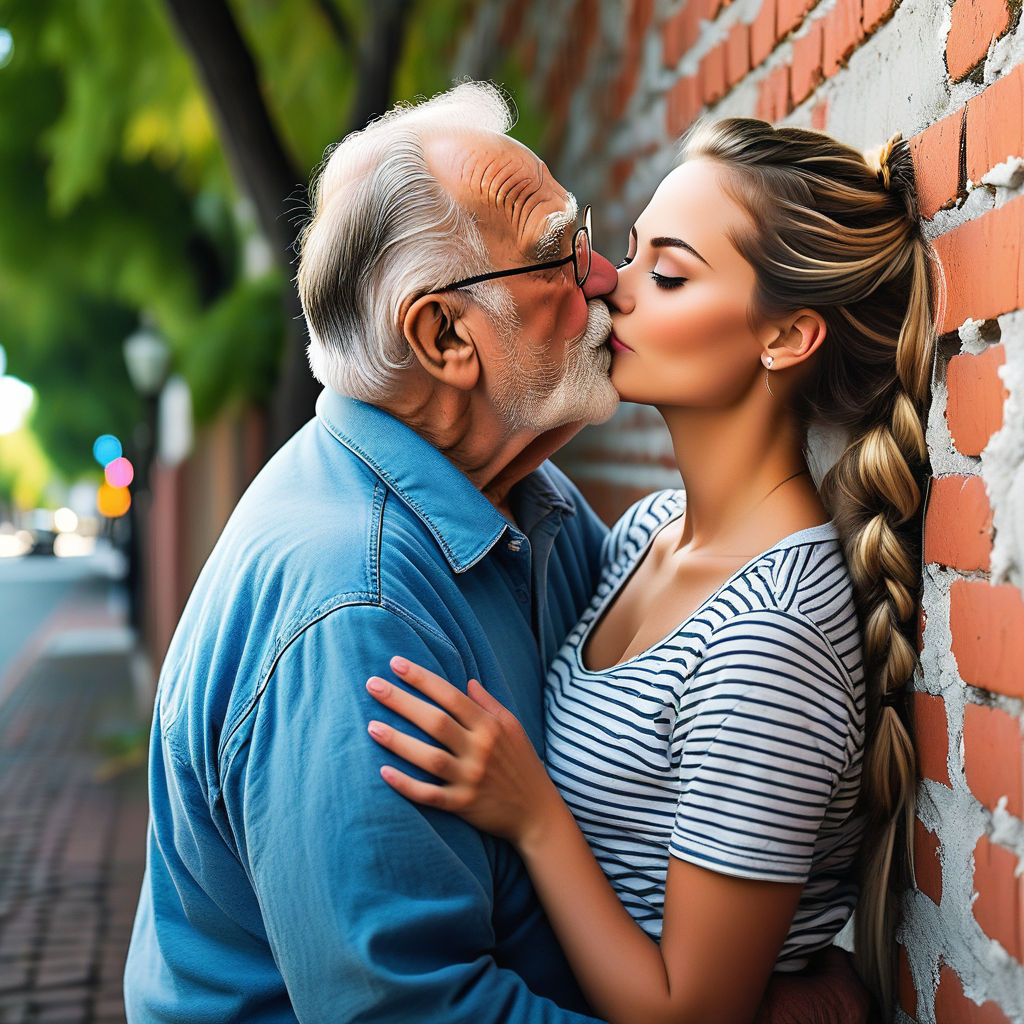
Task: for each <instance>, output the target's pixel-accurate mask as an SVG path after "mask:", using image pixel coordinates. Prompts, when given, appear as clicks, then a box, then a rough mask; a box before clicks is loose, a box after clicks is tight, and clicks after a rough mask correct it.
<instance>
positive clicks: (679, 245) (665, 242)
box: [651, 235, 715, 270]
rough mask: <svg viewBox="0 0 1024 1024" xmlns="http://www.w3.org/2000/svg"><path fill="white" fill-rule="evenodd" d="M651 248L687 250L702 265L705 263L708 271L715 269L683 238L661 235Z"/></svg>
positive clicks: (653, 241)
mask: <svg viewBox="0 0 1024 1024" xmlns="http://www.w3.org/2000/svg"><path fill="white" fill-rule="evenodd" d="M651 247H652V248H653V249H665V248H673V249H685V250H686V251H687V252H689V253H692V254H693V255H694V256H696V257H697V259H699V260H700V261H701V263H703V264H704V266H705V267H707V268H708V270H714V269H715V268H714V267H713V266H711V264H710V263H708V261H707V260H706V259H704V257H703V256H701V254H700V253H699V252H697V250H696V249H694V247H693V246H692V245H690V243H689V242H684V241H683V240H682V239H681V238H670V237H669V236H667V235H659V236H658V237H657V238H652V239H651Z"/></svg>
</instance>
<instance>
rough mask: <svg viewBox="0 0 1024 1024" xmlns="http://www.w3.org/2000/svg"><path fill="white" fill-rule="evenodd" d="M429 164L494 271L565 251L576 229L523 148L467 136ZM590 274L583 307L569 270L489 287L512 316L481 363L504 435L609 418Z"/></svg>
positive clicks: (488, 342)
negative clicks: (470, 218)
mask: <svg viewBox="0 0 1024 1024" xmlns="http://www.w3.org/2000/svg"><path fill="white" fill-rule="evenodd" d="M428 161H429V162H430V163H431V165H432V168H433V169H434V171H435V173H436V174H437V176H438V179H439V180H440V181H441V182H442V183H443V184H445V185H446V186H447V187H448V188H449V189H450V190H451V192H452V194H453V195H454V196H455V197H456V198H457V199H458V200H459V201H460V202H462V203H463V204H464V205H465V206H466V207H467V208H468V209H471V210H473V211H474V213H475V214H476V218H477V226H478V228H479V230H480V234H481V236H482V238H483V240H484V243H485V245H486V246H487V248H488V251H489V252H490V256H491V263H492V265H493V267H494V269H495V270H504V269H507V268H508V269H511V268H512V267H519V266H525V265H528V264H531V263H537V262H541V261H545V260H552V259H557V258H558V257H560V256H567V255H568V254H569V253H570V252H571V247H572V239H573V234H574V232H575V230H576V228H577V227H578V226H579V223H578V218H577V217H576V213H577V211H576V204H575V201H574V200H573V199H572V197H571V196H570V195H569V194H568V193H567V192H566V191H565V189H563V188H562V187H561V186H560V185H559V184H558V182H556V181H555V180H554V178H552V177H551V175H550V173H549V172H548V169H547V167H546V166H545V165H544V163H543V162H542V161H541V160H539V159H538V158H537V157H536V156H535V155H534V154H533V153H531V152H530V150H528V149H526V147H525V146H522V145H520V144H519V143H517V142H515V141H514V140H512V139H509V138H506V137H504V136H496V135H493V134H483V133H480V134H475V133H474V134H470V133H466V135H464V136H461V137H459V138H457V139H454V140H445V141H444V142H439V143H437V144H435V145H434V146H432V147H429V148H428ZM483 269H485V268H481V270H483ZM592 276H593V277H594V282H593V283H590V282H588V286H587V288H586V291H587V292H590V293H592V294H591V295H590V296H589V299H590V301H589V302H588V295H587V294H585V293H584V290H583V289H581V288H580V287H579V286H578V285H577V284H576V280H575V276H574V273H573V266H572V263H571V262H570V263H566V264H565V265H564V266H562V267H558V268H555V269H553V270H541V271H537V272H536V273H529V274H518V275H515V276H512V277H507V278H501V279H500V280H499V281H498V282H497V283H498V284H500V285H501V286H503V287H505V288H507V290H508V291H509V293H510V294H511V296H512V299H513V302H514V304H515V310H516V316H515V317H514V320H513V322H512V323H511V324H510V325H504V329H503V328H502V325H495V329H494V331H493V338H491V339H484V340H483V342H482V344H481V346H480V358H481V363H482V366H483V370H484V386H485V387H486V388H487V389H488V394H489V395H490V397H491V399H492V401H493V403H494V405H495V408H496V409H497V410H498V411H499V412H500V413H501V414H502V416H503V417H504V419H505V421H506V422H507V423H508V425H509V428H510V429H513V430H518V429H528V430H533V431H536V432H537V433H541V432H543V431H546V430H550V429H553V428H554V427H558V426H562V425H564V424H566V423H574V422H580V421H582V422H588V423H599V422H601V421H603V420H606V419H608V417H609V416H611V415H612V413H613V412H614V411H615V409H616V407H617V405H618V396H617V394H616V393H615V390H614V388H613V387H612V385H611V382H610V380H609V377H608V370H609V366H610V363H611V353H610V350H609V348H608V346H607V344H606V342H607V339H608V334H609V331H610V318H609V315H608V310H607V307H606V306H605V305H604V303H603V302H602V301H601V300H600V299H599V298H597V294H598V293H599V290H600V288H601V286H600V285H598V284H597V282H598V279H599V275H593V274H592ZM606 277H607V275H606ZM603 287H604V288H607V287H608V285H607V284H605V285H604V286H603ZM595 288H596V289H597V290H595Z"/></svg>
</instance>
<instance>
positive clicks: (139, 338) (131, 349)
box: [124, 324, 171, 398]
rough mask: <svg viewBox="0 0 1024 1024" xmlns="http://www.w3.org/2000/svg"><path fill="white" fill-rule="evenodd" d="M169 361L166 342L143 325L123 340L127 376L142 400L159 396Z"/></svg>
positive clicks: (169, 355)
mask: <svg viewBox="0 0 1024 1024" xmlns="http://www.w3.org/2000/svg"><path fill="white" fill-rule="evenodd" d="M170 360H171V351H170V349H169V348H168V347H167V342H166V341H164V339H163V338H162V337H161V336H160V335H159V334H157V333H156V331H154V330H153V329H152V328H151V327H149V326H147V325H145V324H143V326H142V327H140V328H139V329H138V330H137V331H136V332H135V333H134V334H131V335H129V336H128V337H127V338H125V342H124V361H125V365H126V366H127V367H128V376H129V378H130V379H131V382H132V387H133V388H135V390H136V391H138V393H139V394H140V395H142V396H143V397H144V398H155V397H156V396H157V395H159V394H160V389H161V388H162V387H163V386H164V381H165V380H166V379H167V365H168V363H169V362H170Z"/></svg>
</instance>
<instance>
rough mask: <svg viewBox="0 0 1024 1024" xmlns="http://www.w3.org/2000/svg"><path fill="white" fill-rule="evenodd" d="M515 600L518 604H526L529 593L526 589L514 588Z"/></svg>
mask: <svg viewBox="0 0 1024 1024" xmlns="http://www.w3.org/2000/svg"><path fill="white" fill-rule="evenodd" d="M516 600H517V601H519V603H520V604H526V603H527V601H529V600H530V592H529V591H528V590H527V589H526V587H516Z"/></svg>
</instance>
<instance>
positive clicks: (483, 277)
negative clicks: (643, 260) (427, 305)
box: [431, 206, 594, 292]
mask: <svg viewBox="0 0 1024 1024" xmlns="http://www.w3.org/2000/svg"><path fill="white" fill-rule="evenodd" d="M580 235H585V236H586V239H587V250H588V251H589V253H590V259H589V260H588V262H587V270H586V273H584V274H583V276H582V278H581V277H580V266H579V262H578V260H577V259H576V243H577V242H578V240H579V237H580ZM566 263H571V264H572V272H573V277H575V278H576V285H577V287H579V288H582V287H583V286H584V285H585V284H586V283H587V278H588V277H590V268H591V267H592V266H593V265H594V239H593V235H592V234H591V228H590V207H589V206H586V207H585V208H584V210H583V226H582V227H580V228H577V229H576V230H575V231H574V232H573V236H572V251H571V252H570V253H569V255H568V256H562V257H560V258H559V259H557V260H545V261H544V262H543V263H531V264H529V266H525V267H513V268H512V269H511V270H492V271H491V272H490V273H488V274H477V275H476V276H474V277H466V278H463V279H462V280H461V281H456V282H455V283H454V284H446V285H445V286H444V287H443V288H432V289H431V291H435V292H450V291H452V290H453V289H455V288H468V287H469V286H470V285H471V284H483V282H484V281H494V280H497V278H499V277H513V276H514V275H516V274H529V273H532V272H533V271H534V270H554V268H555V267H564V266H565V265H566Z"/></svg>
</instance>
